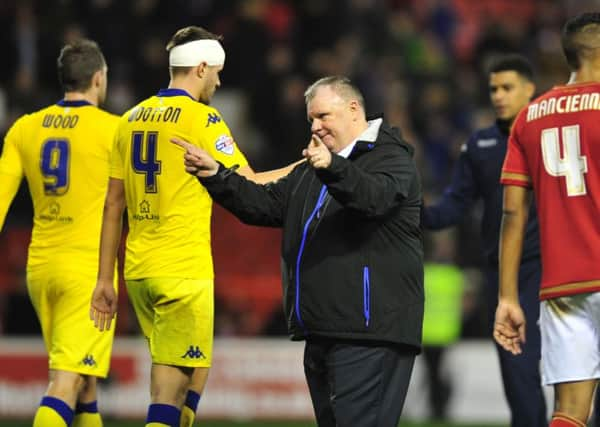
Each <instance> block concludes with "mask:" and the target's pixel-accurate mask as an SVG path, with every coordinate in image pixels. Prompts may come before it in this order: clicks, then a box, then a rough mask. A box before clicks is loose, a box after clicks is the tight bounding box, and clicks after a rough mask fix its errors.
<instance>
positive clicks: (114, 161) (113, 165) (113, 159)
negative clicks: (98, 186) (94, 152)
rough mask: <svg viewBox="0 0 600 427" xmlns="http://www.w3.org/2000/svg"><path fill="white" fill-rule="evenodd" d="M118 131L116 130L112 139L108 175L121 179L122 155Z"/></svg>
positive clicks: (122, 176)
mask: <svg viewBox="0 0 600 427" xmlns="http://www.w3.org/2000/svg"><path fill="white" fill-rule="evenodd" d="M119 135H120V132H119V131H118V130H117V131H116V132H115V136H114V139H113V146H112V150H111V153H110V177H111V178H116V179H123V178H124V175H125V174H124V172H123V155H122V152H121V145H120V144H119Z"/></svg>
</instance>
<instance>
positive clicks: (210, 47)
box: [169, 39, 225, 67]
mask: <svg viewBox="0 0 600 427" xmlns="http://www.w3.org/2000/svg"><path fill="white" fill-rule="evenodd" d="M201 62H206V64H207V65H223V64H224V63H225V51H224V50H223V47H222V46H221V43H219V41H218V40H212V39H204V40H194V41H191V42H188V43H184V44H180V45H178V46H175V47H173V48H172V49H171V50H170V51H169V65H170V66H171V67H193V66H196V65H198V64H200V63H201Z"/></svg>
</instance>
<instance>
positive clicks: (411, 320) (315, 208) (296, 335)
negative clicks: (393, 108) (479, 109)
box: [201, 122, 424, 350]
mask: <svg viewBox="0 0 600 427" xmlns="http://www.w3.org/2000/svg"><path fill="white" fill-rule="evenodd" d="M201 182H202V183H203V185H204V186H205V187H206V188H207V190H208V191H209V193H210V194H211V196H212V197H213V199H214V200H215V201H216V202H217V203H219V204H220V205H222V206H223V207H225V208H226V209H227V210H229V211H230V212H232V213H233V214H234V215H236V216H237V217H238V218H239V219H240V220H241V221H243V222H244V223H247V224H252V225H262V226H270V227H283V241H282V249H281V254H282V266H281V269H282V282H283V294H284V310H285V313H286V317H287V321H288V330H289V333H290V335H291V338H292V339H294V340H301V339H305V338H306V337H307V336H311V337H312V336H316V337H328V338H338V339H351V340H373V341H380V342H384V343H394V344H400V345H407V346H410V347H414V348H415V349H417V350H418V349H420V345H421V330H422V321H423V303H424V297H423V249H422V235H421V230H420V226H419V212H420V208H421V187H420V182H419V178H418V174H417V171H416V167H415V164H414V161H413V148H412V147H411V146H410V145H408V144H407V143H406V142H404V141H403V140H402V138H401V137H400V134H399V132H398V131H397V130H396V129H392V128H390V127H389V126H388V125H387V124H386V123H385V122H384V123H383V124H382V125H381V127H380V129H379V133H378V136H377V139H376V140H375V141H374V142H369V141H358V142H357V143H356V145H355V147H354V149H353V151H352V153H351V154H350V156H349V157H348V159H345V158H343V157H341V156H338V155H335V154H333V155H332V161H331V164H330V166H329V167H328V168H327V169H321V170H317V171H315V170H314V169H313V168H312V167H310V166H309V165H308V164H307V163H306V162H305V163H302V164H300V165H298V166H297V167H296V168H295V169H294V170H293V171H292V172H291V173H290V174H289V175H288V176H287V177H285V178H282V179H280V180H278V181H277V182H275V183H271V184H268V185H258V184H255V183H253V182H251V181H248V180H246V179H245V178H243V177H241V176H240V175H238V174H236V173H231V170H229V169H225V168H224V167H223V166H221V168H220V170H219V172H218V173H217V174H216V175H215V176H213V177H210V178H205V179H201ZM248 246H249V247H248V248H245V249H241V250H252V249H251V246H252V243H251V242H248Z"/></svg>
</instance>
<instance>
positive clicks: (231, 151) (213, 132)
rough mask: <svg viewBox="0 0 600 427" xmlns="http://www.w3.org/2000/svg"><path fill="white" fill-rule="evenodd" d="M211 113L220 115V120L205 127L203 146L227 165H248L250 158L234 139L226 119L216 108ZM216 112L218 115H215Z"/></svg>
mask: <svg viewBox="0 0 600 427" xmlns="http://www.w3.org/2000/svg"><path fill="white" fill-rule="evenodd" d="M210 114H213V117H219V120H218V121H216V122H215V121H213V122H210V121H208V122H207V123H209V124H210V125H209V126H207V127H205V128H204V129H203V132H202V134H203V137H202V138H201V147H202V148H203V149H205V150H206V151H208V153H209V154H210V155H211V156H212V157H213V158H214V159H215V160H217V161H219V162H221V163H223V165H225V167H231V166H233V165H238V166H240V167H243V166H247V165H248V160H247V159H246V156H244V153H242V151H241V150H240V148H239V147H238V145H237V144H236V142H235V140H234V139H233V136H232V135H231V131H230V130H229V127H228V126H227V124H226V123H225V121H224V120H223V119H222V118H221V116H220V115H218V112H216V110H214V112H212V113H210ZM215 114H216V116H214V115H215Z"/></svg>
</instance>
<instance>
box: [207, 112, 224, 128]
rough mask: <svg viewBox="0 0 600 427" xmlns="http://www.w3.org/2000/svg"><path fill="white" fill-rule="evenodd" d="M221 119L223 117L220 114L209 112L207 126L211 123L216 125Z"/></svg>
mask: <svg viewBox="0 0 600 427" xmlns="http://www.w3.org/2000/svg"><path fill="white" fill-rule="evenodd" d="M220 121H221V118H220V117H219V115H218V114H216V113H208V119H207V120H206V126H205V127H209V126H210V125H214V124H216V123H219V122H220Z"/></svg>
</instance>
